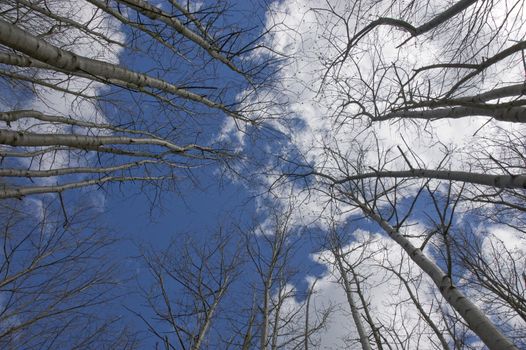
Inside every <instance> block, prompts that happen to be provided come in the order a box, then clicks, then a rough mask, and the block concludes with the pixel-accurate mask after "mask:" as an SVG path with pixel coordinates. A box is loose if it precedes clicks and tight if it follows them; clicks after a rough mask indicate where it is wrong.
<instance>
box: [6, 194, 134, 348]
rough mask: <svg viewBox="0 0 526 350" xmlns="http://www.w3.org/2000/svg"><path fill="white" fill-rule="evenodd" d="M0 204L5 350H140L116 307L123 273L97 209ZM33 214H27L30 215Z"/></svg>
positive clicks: (49, 203)
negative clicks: (116, 262) (112, 257)
mask: <svg viewBox="0 0 526 350" xmlns="http://www.w3.org/2000/svg"><path fill="white" fill-rule="evenodd" d="M32 204H35V203H31V204H27V203H24V202H18V201H14V200H4V201H2V202H1V203H0V206H1V208H0V215H1V220H0V222H1V232H2V234H1V242H2V247H3V248H2V252H3V253H2V257H1V258H0V344H1V346H2V348H5V349H15V348H17V349H19V348H24V349H33V348H40V349H53V348H68V349H113V348H122V349H136V348H137V347H138V340H137V338H136V335H135V332H134V330H133V329H131V328H127V327H125V324H126V321H125V320H123V319H122V318H121V316H120V314H121V313H119V312H117V309H115V308H113V310H112V307H114V306H117V305H116V304H114V300H115V298H117V297H119V296H120V293H122V289H121V287H122V285H123V284H124V283H125V282H126V279H125V277H124V276H125V275H126V274H125V273H123V271H120V269H119V267H118V266H117V265H116V264H115V263H114V262H113V261H111V259H109V258H108V257H109V254H108V253H109V252H110V251H111V249H113V248H114V247H115V244H114V243H115V241H116V239H115V238H110V237H109V236H108V232H107V230H106V229H104V227H103V225H102V224H101V223H100V222H97V221H95V220H93V215H98V213H97V212H96V210H93V208H89V207H86V206H77V207H74V206H73V205H70V206H69V207H68V211H67V217H64V212H63V210H62V207H61V205H60V204H59V203H58V201H44V202H42V203H41V205H40V206H37V205H32ZM28 213H29V215H28Z"/></svg>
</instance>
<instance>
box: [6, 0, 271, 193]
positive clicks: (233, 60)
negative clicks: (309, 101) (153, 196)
mask: <svg viewBox="0 0 526 350" xmlns="http://www.w3.org/2000/svg"><path fill="white" fill-rule="evenodd" d="M228 11H229V5H228V4H226V3H218V4H210V5H203V6H199V5H195V6H194V4H192V2H190V1H187V2H179V1H166V2H163V3H162V4H161V5H160V6H157V4H153V2H151V1H145V0H137V1H136V0H133V1H128V0H126V1H120V0H118V1H117V0H116V1H109V2H108V1H99V0H78V1H77V0H68V1H65V2H64V1H55V0H23V1H11V0H9V1H4V2H3V3H2V4H1V5H0V37H1V39H0V64H1V67H0V84H1V89H2V91H3V92H4V93H3V97H2V99H1V100H0V108H1V110H0V122H1V129H0V144H1V145H2V148H1V156H2V160H3V165H4V166H3V169H2V174H1V176H2V177H5V178H6V179H8V180H7V181H9V183H8V184H5V185H3V188H2V190H1V191H0V198H22V197H24V196H27V195H32V194H41V193H49V192H55V193H56V192H59V193H60V192H62V191H65V190H68V189H74V188H80V187H85V186H93V185H98V186H102V185H104V184H108V183H115V182H124V181H134V182H135V181H143V182H145V183H150V184H156V185H159V186H160V187H161V188H168V187H167V184H173V183H174V182H175V181H176V179H177V180H179V178H181V177H185V176H184V175H185V172H186V171H187V170H190V169H193V168H195V167H200V166H206V165H208V164H210V163H212V162H217V161H219V160H221V161H224V160H229V159H231V157H233V156H234V152H229V151H228V150H227V147H226V145H222V144H221V142H220V139H221V137H220V136H219V132H220V130H221V126H222V124H223V123H224V122H225V118H227V119H228V118H232V119H233V120H234V121H235V122H236V123H240V124H245V123H249V124H250V125H252V124H254V123H257V118H256V117H254V115H255V114H252V115H248V114H247V113H245V111H244V110H242V109H240V108H239V105H238V101H236V100H235V98H234V97H232V96H233V95H235V94H236V93H237V92H240V91H241V90H242V89H244V88H245V87H247V88H248V90H246V91H247V92H246V93H245V98H249V96H250V89H251V88H253V87H256V86H257V85H258V84H259V83H260V82H261V81H262V79H261V77H262V76H263V75H261V74H260V73H261V72H262V71H263V70H266V73H269V72H270V71H269V70H268V69H269V68H270V66H269V65H268V63H269V62H268V61H263V60H260V61H259V62H258V60H245V59H243V57H245V56H246V55H248V54H250V53H251V51H252V50H255V49H263V48H262V47H258V46H257V45H256V44H255V41H254V40H255V39H256V37H255V35H254V34H253V33H252V32H251V30H250V29H249V28H241V27H239V26H237V24H235V23H229V21H230V20H229V19H228ZM225 71H228V72H231V73H232V74H230V73H229V74H227V75H229V78H227V79H225V78H224V77H223V76H224V75H225V74H223V73H224V72H225ZM252 107H254V110H257V108H258V107H257V106H255V105H252Z"/></svg>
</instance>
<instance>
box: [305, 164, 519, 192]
mask: <svg viewBox="0 0 526 350" xmlns="http://www.w3.org/2000/svg"><path fill="white" fill-rule="evenodd" d="M315 174H316V175H319V176H324V175H323V174H321V173H315ZM389 177H392V178H411V177H416V178H425V179H437V180H449V181H460V182H466V183H471V184H478V185H485V186H491V187H497V188H521V189H524V188H526V175H490V174H479V173H470V172H467V171H450V170H428V169H410V170H399V171H389V170H385V171H377V172H370V173H364V174H356V175H352V176H348V177H346V178H343V179H340V180H334V182H335V183H337V184H341V183H345V182H348V181H353V180H360V179H366V178H389ZM331 181H332V178H331Z"/></svg>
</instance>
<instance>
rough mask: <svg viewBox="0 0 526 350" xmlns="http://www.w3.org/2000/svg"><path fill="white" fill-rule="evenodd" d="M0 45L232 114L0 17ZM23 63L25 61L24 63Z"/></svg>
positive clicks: (81, 72) (63, 67)
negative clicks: (38, 35) (82, 53)
mask: <svg viewBox="0 0 526 350" xmlns="http://www.w3.org/2000/svg"><path fill="white" fill-rule="evenodd" d="M0 44H3V45H5V46H7V47H10V48H12V49H14V50H17V51H20V52H22V53H24V54H26V55H28V56H29V57H32V58H34V59H36V60H38V61H40V62H43V63H44V64H45V65H47V66H52V67H55V68H58V69H59V70H60V71H66V72H70V73H72V74H78V75H80V76H86V74H87V75H91V76H94V77H97V78H100V79H104V80H109V81H111V80H116V81H120V82H123V83H124V84H130V85H132V86H133V87H137V88H139V89H140V88H143V87H149V88H153V89H158V90H160V91H163V92H167V93H170V94H174V95H177V96H180V97H182V98H185V99H188V100H192V101H196V102H199V103H202V104H204V105H206V106H208V107H211V108H216V109H219V110H222V111H224V112H226V113H228V114H229V115H233V113H232V112H231V111H230V110H229V109H228V108H226V107H225V106H224V105H222V104H220V103H216V102H213V101H211V100H209V99H207V98H206V97H203V96H200V95H198V94H195V93H193V92H190V91H187V90H185V89H181V88H179V87H177V86H175V85H173V84H171V83H169V82H167V81H164V80H161V79H158V78H154V77H151V76H148V75H147V74H143V73H137V72H134V71H131V70H128V69H126V68H123V67H121V66H118V65H114V64H110V63H106V62H102V61H98V60H94V59H91V58H86V57H83V56H79V55H76V54H74V53H72V52H70V51H66V50H62V49H60V48H58V47H56V46H54V45H51V44H49V43H47V42H45V41H44V40H42V39H39V38H37V37H35V36H34V35H32V34H30V33H28V32H26V31H24V30H22V29H20V28H18V27H17V26H15V25H14V24H11V23H9V22H6V21H4V20H2V19H0ZM24 63H26V64H27V62H24ZM32 64H33V65H38V63H35V62H33V63H32ZM19 65H20V64H19ZM40 66H42V67H45V66H43V65H42V64H40Z"/></svg>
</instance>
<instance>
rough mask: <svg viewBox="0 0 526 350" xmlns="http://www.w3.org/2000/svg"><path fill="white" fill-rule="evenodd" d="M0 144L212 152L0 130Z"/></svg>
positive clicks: (134, 141)
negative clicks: (145, 147)
mask: <svg viewBox="0 0 526 350" xmlns="http://www.w3.org/2000/svg"><path fill="white" fill-rule="evenodd" d="M0 144H3V145H10V146H15V147H16V146H32V147H38V146H68V147H73V148H79V149H90V150H97V149H98V148H99V147H101V146H104V145H110V144H114V145H155V146H161V147H164V148H167V149H168V150H170V151H171V152H174V153H180V154H183V153H185V152H188V151H190V150H198V151H202V152H214V150H212V149H210V148H207V147H202V146H199V145H194V144H190V145H186V146H177V145H175V144H173V143H171V142H168V141H166V140H160V139H153V138H133V137H125V136H88V135H74V134H33V133H27V132H22V131H11V130H5V129H0Z"/></svg>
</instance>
